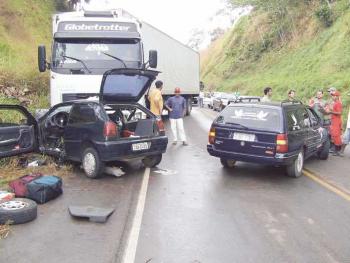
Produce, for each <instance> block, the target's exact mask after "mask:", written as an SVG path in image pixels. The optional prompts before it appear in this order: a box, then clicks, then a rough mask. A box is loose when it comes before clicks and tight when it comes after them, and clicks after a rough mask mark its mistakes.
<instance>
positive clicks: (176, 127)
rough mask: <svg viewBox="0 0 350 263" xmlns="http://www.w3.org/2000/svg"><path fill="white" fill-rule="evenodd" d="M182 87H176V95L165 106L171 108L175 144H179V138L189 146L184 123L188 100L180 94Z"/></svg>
mask: <svg viewBox="0 0 350 263" xmlns="http://www.w3.org/2000/svg"><path fill="white" fill-rule="evenodd" d="M180 93H181V90H180V88H175V96H173V97H170V98H169V99H168V100H167V102H166V104H165V107H166V108H167V109H168V110H169V119H170V126H171V130H172V133H173V136H174V142H173V145H176V144H177V141H178V139H180V141H182V144H183V145H184V146H187V145H188V144H187V142H186V134H185V129H184V124H183V117H184V116H185V113H186V100H185V98H184V97H182V96H181V95H180Z"/></svg>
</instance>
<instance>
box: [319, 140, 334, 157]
mask: <svg viewBox="0 0 350 263" xmlns="http://www.w3.org/2000/svg"><path fill="white" fill-rule="evenodd" d="M330 147H331V142H330V141H329V139H327V140H326V141H325V142H324V143H323V146H322V149H321V150H320V151H319V152H318V153H317V157H318V158H319V159H320V160H327V159H328V156H329V148H330Z"/></svg>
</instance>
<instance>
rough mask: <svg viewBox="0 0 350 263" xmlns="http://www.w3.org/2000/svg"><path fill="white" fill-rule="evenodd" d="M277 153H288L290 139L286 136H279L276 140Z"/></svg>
mask: <svg viewBox="0 0 350 263" xmlns="http://www.w3.org/2000/svg"><path fill="white" fill-rule="evenodd" d="M276 145H277V147H276V152H277V153H286V152H288V138H287V135H286V134H277V138H276Z"/></svg>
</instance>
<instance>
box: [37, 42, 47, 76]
mask: <svg viewBox="0 0 350 263" xmlns="http://www.w3.org/2000/svg"><path fill="white" fill-rule="evenodd" d="M38 67H39V71H40V72H45V71H46V48H45V46H39V47H38Z"/></svg>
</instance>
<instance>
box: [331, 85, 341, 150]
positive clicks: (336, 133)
mask: <svg viewBox="0 0 350 263" xmlns="http://www.w3.org/2000/svg"><path fill="white" fill-rule="evenodd" d="M339 97H340V93H339V91H335V92H333V93H332V99H333V105H332V107H331V108H330V110H329V113H330V114H331V127H330V131H331V137H332V141H333V144H334V145H335V151H334V155H335V156H341V153H340V151H341V147H342V138H341V129H342V120H341V114H342V104H341V102H340V98H339Z"/></svg>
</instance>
